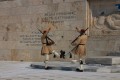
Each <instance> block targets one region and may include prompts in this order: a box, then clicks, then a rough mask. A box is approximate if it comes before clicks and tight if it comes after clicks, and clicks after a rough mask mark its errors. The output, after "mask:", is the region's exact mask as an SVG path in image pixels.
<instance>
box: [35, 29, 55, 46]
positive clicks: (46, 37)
mask: <svg viewBox="0 0 120 80" xmlns="http://www.w3.org/2000/svg"><path fill="white" fill-rule="evenodd" d="M37 29H38V28H37ZM38 30H39V31H40V32H41V30H40V29H38ZM41 33H42V32H41ZM42 34H43V33H42ZM46 39H49V40H50V41H52V43H51V44H54V43H55V42H54V41H53V40H52V39H50V38H49V37H48V36H46ZM51 44H50V45H51Z"/></svg>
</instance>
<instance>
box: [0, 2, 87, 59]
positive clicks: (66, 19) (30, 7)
mask: <svg viewBox="0 0 120 80" xmlns="http://www.w3.org/2000/svg"><path fill="white" fill-rule="evenodd" d="M44 20H48V21H50V22H51V23H52V24H54V26H53V28H52V31H51V32H50V34H49V36H50V38H52V39H53V40H54V41H55V42H56V45H54V46H53V47H54V48H55V49H56V50H57V51H58V52H59V51H60V50H65V51H66V52H69V51H70V50H71V49H72V48H73V46H71V45H70V43H71V41H72V40H73V39H74V38H76V37H77V36H78V35H79V33H77V32H76V31H75V27H76V26H77V27H79V28H86V27H85V25H86V1H85V0H1V1H0V45H1V46H0V60H19V61H20V60H25V61H41V60H43V57H42V56H41V54H40V53H41V51H40V50H41V42H40V37H41V33H40V32H39V31H38V29H37V28H39V29H43V28H46V26H47V25H48V23H46V22H44ZM51 60H53V58H52V56H51Z"/></svg>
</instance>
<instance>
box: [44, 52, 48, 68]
mask: <svg viewBox="0 0 120 80" xmlns="http://www.w3.org/2000/svg"><path fill="white" fill-rule="evenodd" d="M48 61H49V55H48V54H45V61H44V63H45V69H48Z"/></svg>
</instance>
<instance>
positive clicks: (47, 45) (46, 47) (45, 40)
mask: <svg viewBox="0 0 120 80" xmlns="http://www.w3.org/2000/svg"><path fill="white" fill-rule="evenodd" d="M49 24H50V23H49ZM48 27H49V28H48V29H44V30H39V31H40V32H42V36H41V43H42V48H41V55H43V56H45V60H44V63H45V69H49V66H48V61H49V55H50V54H54V55H55V56H56V57H60V55H59V53H57V52H56V51H55V50H54V49H53V48H52V45H54V44H55V42H54V41H53V40H52V39H50V38H49V37H48V36H47V35H48V33H49V31H50V30H51V27H50V26H48Z"/></svg>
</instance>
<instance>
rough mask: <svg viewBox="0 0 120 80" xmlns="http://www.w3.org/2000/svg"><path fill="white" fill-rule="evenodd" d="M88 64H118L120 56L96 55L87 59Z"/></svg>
mask: <svg viewBox="0 0 120 80" xmlns="http://www.w3.org/2000/svg"><path fill="white" fill-rule="evenodd" d="M85 63H86V64H102V65H116V64H120V57H117V56H98V57H97V56H96V57H89V58H87V59H86V60H85Z"/></svg>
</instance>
